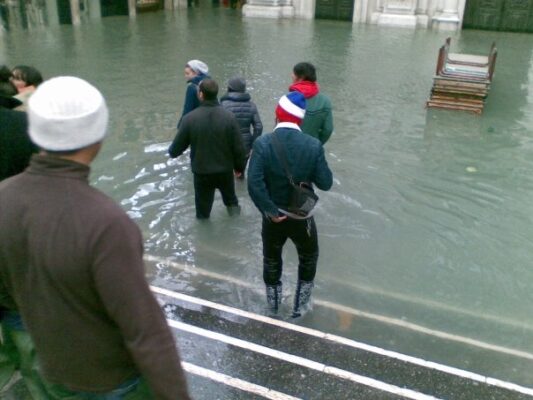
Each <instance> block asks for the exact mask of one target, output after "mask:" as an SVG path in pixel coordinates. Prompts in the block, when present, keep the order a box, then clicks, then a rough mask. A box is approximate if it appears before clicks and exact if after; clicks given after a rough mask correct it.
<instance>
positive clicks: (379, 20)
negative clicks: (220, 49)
mask: <svg viewBox="0 0 533 400" xmlns="http://www.w3.org/2000/svg"><path fill="white" fill-rule="evenodd" d="M465 2H466V0H248V1H247V4H246V5H245V6H244V7H243V10H242V11H243V15H244V16H245V17H267V18H305V19H312V18H315V15H317V11H320V10H325V11H326V12H328V7H329V10H330V11H331V12H333V13H335V11H337V12H339V10H340V12H341V13H342V12H344V13H346V12H348V13H351V18H349V19H351V20H352V21H353V22H354V23H369V24H378V25H389V26H402V27H409V28H417V27H418V28H428V29H437V30H458V29H461V26H462V19H463V14H464V9H465Z"/></svg>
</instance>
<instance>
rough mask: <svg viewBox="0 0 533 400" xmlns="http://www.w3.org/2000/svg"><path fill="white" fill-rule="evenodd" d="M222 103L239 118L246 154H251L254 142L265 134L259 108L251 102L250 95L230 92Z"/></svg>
mask: <svg viewBox="0 0 533 400" xmlns="http://www.w3.org/2000/svg"><path fill="white" fill-rule="evenodd" d="M220 103H221V104H222V107H224V108H225V109H226V110H228V111H231V112H232V113H233V115H235V117H236V118H237V121H238V122H239V126H240V128H241V135H242V141H243V143H244V148H245V151H246V154H248V153H250V150H252V145H253V143H254V140H255V139H257V138H258V137H259V136H261V133H263V123H262V122H261V117H259V111H257V106H256V105H255V103H254V102H253V101H251V96H250V94H249V93H239V92H228V93H227V94H225V95H224V96H223V97H222V98H221V99H220ZM252 128H253V133H252Z"/></svg>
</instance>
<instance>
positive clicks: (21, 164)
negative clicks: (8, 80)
mask: <svg viewBox="0 0 533 400" xmlns="http://www.w3.org/2000/svg"><path fill="white" fill-rule="evenodd" d="M19 104H22V103H21V102H20V101H18V100H16V99H14V98H12V97H11V98H10V97H3V96H0V181H1V180H3V179H6V178H9V177H10V176H12V175H16V174H19V173H21V172H22V171H24V169H25V168H26V167H27V166H28V164H29V162H30V157H31V155H32V154H33V153H35V152H37V147H36V146H35V145H34V144H33V143H32V142H31V140H30V137H29V136H28V118H27V116H26V113H24V112H21V111H13V110H11V108H13V107H15V106H16V105H19Z"/></svg>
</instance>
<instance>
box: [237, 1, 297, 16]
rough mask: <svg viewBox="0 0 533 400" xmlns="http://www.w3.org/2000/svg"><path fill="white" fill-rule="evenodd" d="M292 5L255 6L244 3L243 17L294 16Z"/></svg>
mask: <svg viewBox="0 0 533 400" xmlns="http://www.w3.org/2000/svg"><path fill="white" fill-rule="evenodd" d="M294 14H295V13H294V7H293V6H256V5H252V4H245V5H244V6H243V7H242V16H243V17H252V18H273V19H280V18H294Z"/></svg>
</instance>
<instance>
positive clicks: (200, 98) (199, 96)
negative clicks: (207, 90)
mask: <svg viewBox="0 0 533 400" xmlns="http://www.w3.org/2000/svg"><path fill="white" fill-rule="evenodd" d="M198 99H199V100H200V101H204V94H203V93H202V91H201V90H198Z"/></svg>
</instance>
